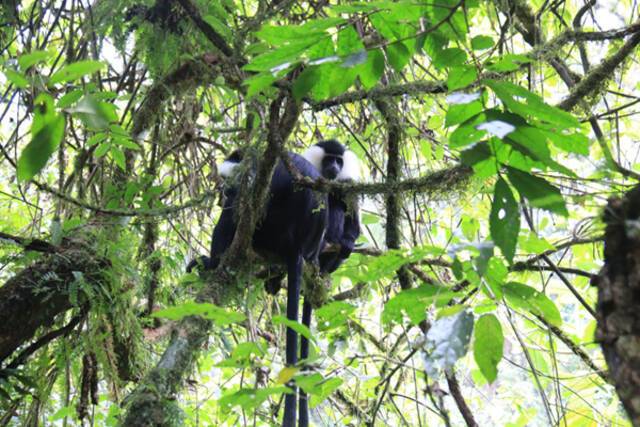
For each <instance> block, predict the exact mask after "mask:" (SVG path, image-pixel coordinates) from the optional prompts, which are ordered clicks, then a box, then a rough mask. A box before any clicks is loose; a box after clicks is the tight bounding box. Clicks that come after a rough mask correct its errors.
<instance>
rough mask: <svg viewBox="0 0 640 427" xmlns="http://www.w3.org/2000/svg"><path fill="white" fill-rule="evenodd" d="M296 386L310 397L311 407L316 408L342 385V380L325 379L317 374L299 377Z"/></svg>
mask: <svg viewBox="0 0 640 427" xmlns="http://www.w3.org/2000/svg"><path fill="white" fill-rule="evenodd" d="M295 381H296V385H297V386H299V387H300V388H301V389H302V390H303V391H304V392H305V393H307V394H308V395H310V397H311V399H310V401H309V406H310V407H311V408H315V407H316V406H318V405H319V404H320V403H322V401H323V400H325V399H326V398H327V397H329V395H330V394H331V393H333V391H334V390H336V389H337V388H338V387H340V386H341V385H342V383H343V382H344V380H343V379H342V378H337V377H332V378H328V379H325V378H323V377H322V375H320V374H318V373H315V374H311V375H298V376H297V377H295Z"/></svg>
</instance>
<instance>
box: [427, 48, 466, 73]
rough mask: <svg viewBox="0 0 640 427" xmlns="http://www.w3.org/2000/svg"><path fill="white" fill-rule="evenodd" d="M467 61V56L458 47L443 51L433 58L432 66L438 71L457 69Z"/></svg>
mask: <svg viewBox="0 0 640 427" xmlns="http://www.w3.org/2000/svg"><path fill="white" fill-rule="evenodd" d="M466 61H467V54H466V53H465V52H464V50H462V49H460V48H458V47H450V48H447V49H443V50H442V51H440V52H439V53H438V55H437V56H436V57H434V58H433V66H434V67H436V68H438V69H444V68H447V67H457V66H461V65H464V63H465V62H466Z"/></svg>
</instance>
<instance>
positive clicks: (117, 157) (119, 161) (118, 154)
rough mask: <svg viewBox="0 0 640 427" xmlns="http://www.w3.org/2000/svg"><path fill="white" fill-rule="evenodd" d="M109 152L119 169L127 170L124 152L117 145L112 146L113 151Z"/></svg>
mask: <svg viewBox="0 0 640 427" xmlns="http://www.w3.org/2000/svg"><path fill="white" fill-rule="evenodd" d="M109 152H110V153H111V157H112V158H113V161H114V162H116V165H118V167H119V168H120V169H122V170H123V171H124V170H126V169H127V160H126V158H125V156H124V153H123V152H122V150H121V149H119V148H118V147H116V146H115V145H111V150H110V151H109Z"/></svg>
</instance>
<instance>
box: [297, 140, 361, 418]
mask: <svg viewBox="0 0 640 427" xmlns="http://www.w3.org/2000/svg"><path fill="white" fill-rule="evenodd" d="M303 156H304V158H305V159H307V160H308V161H309V162H310V163H311V164H313V165H314V166H315V167H316V169H318V170H319V171H321V172H322V176H323V177H325V178H327V179H334V180H336V181H342V182H350V181H355V180H357V179H358V178H359V176H360V162H359V160H358V157H357V156H356V155H355V154H354V153H353V152H352V151H350V150H348V149H346V148H345V147H344V146H343V145H342V144H340V143H339V142H338V141H336V140H333V139H330V140H327V141H321V142H319V143H317V144H316V145H313V146H312V147H310V148H309V149H308V150H307V151H305V153H304V154H303ZM328 216H329V218H328V222H327V227H326V231H325V234H324V238H323V239H322V244H321V247H320V256H319V263H320V272H321V273H322V274H330V273H333V272H334V271H335V270H336V269H337V268H338V267H339V266H340V264H342V263H343V262H344V261H345V260H346V259H347V258H348V257H349V255H351V252H353V248H354V245H355V242H356V239H357V238H358V236H360V218H359V210H358V203H357V199H356V198H355V196H352V197H351V198H348V197H346V196H345V195H343V194H339V193H336V192H332V193H329V196H328ZM328 245H332V246H333V248H332V249H333V250H332V251H329V252H323V250H324V249H325V248H326V247H327V246H328ZM311 311H312V307H311V303H310V302H309V301H308V299H307V298H306V297H305V300H304V304H303V306H302V324H304V325H305V326H307V327H310V325H311ZM308 357H309V340H308V339H307V338H306V337H304V336H303V337H302V338H301V342H300V359H302V360H304V359H306V358H308ZM308 425H309V407H308V399H307V395H306V394H305V393H304V392H302V391H301V392H300V423H299V426H300V427H307V426H308Z"/></svg>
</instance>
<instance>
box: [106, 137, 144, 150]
mask: <svg viewBox="0 0 640 427" xmlns="http://www.w3.org/2000/svg"><path fill="white" fill-rule="evenodd" d="M112 141H113V143H114V144H116V145H119V146H120V147H122V148H126V149H128V150H140V146H139V145H138V144H136V143H135V142H133V141H132V140H130V139H129V138H123V137H121V136H114V138H113V139H112Z"/></svg>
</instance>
